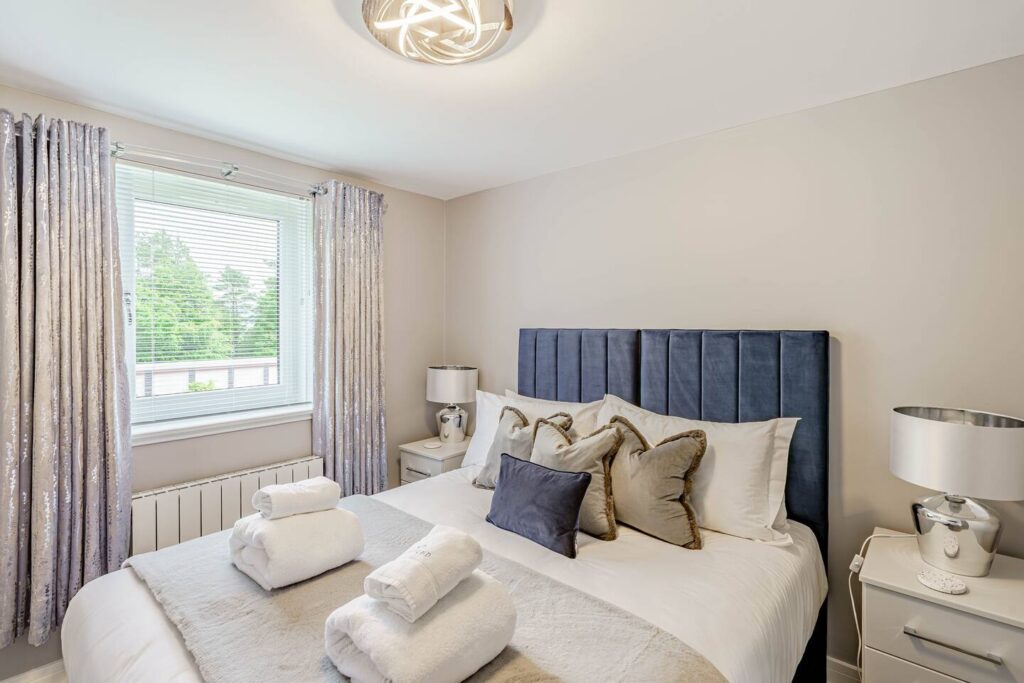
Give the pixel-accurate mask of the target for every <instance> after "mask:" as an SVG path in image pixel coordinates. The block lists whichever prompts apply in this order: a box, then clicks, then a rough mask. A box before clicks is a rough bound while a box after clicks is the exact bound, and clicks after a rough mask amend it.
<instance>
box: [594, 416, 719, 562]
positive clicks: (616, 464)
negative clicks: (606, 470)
mask: <svg viewBox="0 0 1024 683" xmlns="http://www.w3.org/2000/svg"><path fill="white" fill-rule="evenodd" d="M611 423H612V424H613V425H618V426H619V428H620V429H621V431H622V445H621V446H619V451H618V453H617V454H616V456H615V459H614V460H612V468H611V479H612V489H613V490H614V492H615V517H616V518H617V519H618V520H619V521H620V522H622V523H623V524H628V525H629V526H631V527H633V528H634V529H637V530H639V531H642V532H644V533H645V534H649V535H651V536H654V537H655V538H660V539H661V540H663V541H668V542H669V543H674V544H675V545H681V546H683V547H684V548H691V549H693V550H697V549H699V548H700V547H701V546H702V541H701V537H700V528H699V527H698V526H697V515H696V513H695V512H694V510H693V506H692V505H691V504H690V498H691V492H692V490H693V478H694V473H695V472H696V471H697V468H699V467H700V463H701V459H702V458H703V457H704V451H705V450H706V448H707V438H706V437H705V435H704V432H702V431H700V430H699V429H695V430H692V431H688V432H682V433H680V434H675V435H673V436H669V437H667V438H665V439H663V440H662V441H661V442H660V443H659V444H658V445H656V446H652V445H650V444H649V443H648V442H647V439H645V438H644V436H643V434H641V433H640V430H638V429H637V428H636V427H635V426H633V424H632V423H631V422H630V421H629V420H627V419H626V418H624V417H622V416H618V415H617V416H615V417H613V418H612V421H611Z"/></svg>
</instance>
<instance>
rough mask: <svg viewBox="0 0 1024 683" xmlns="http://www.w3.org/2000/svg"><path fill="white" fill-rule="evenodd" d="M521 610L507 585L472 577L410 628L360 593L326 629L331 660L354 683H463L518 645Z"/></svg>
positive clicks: (480, 574)
mask: <svg viewBox="0 0 1024 683" xmlns="http://www.w3.org/2000/svg"><path fill="white" fill-rule="evenodd" d="M515 628H516V608H515V606H514V605H513V604H512V596H510V595H509V594H508V591H507V590H506V589H505V586H503V585H502V584H501V583H500V582H498V581H497V580H495V579H493V578H491V577H490V576H488V575H487V574H484V573H483V572H480V571H475V572H473V573H472V574H471V575H470V576H469V578H467V579H466V580H465V581H463V582H461V583H460V584H459V585H458V586H456V587H455V589H454V590H452V591H451V592H450V593H448V595H446V596H444V597H443V598H441V600H440V601H439V602H438V603H437V605H435V606H434V608H433V609H432V610H430V611H429V612H428V613H427V614H426V615H424V617H423V618H422V619H419V620H417V621H416V622H415V623H409V622H407V621H405V620H404V619H402V618H401V617H400V616H398V615H397V614H395V613H394V612H392V611H391V610H390V609H388V607H387V606H386V605H385V604H384V603H383V602H380V601H379V600H374V599H373V598H371V597H370V596H368V595H360V596H359V597H358V598H356V599H354V600H352V601H351V602H349V603H347V604H345V605H342V606H341V607H339V608H338V609H336V610H334V612H332V613H331V615H330V616H329V617H327V623H326V625H325V627H324V645H325V646H326V648H327V656H328V657H330V659H331V661H332V662H334V665H335V666H336V667H338V670H339V671H340V672H341V673H342V675H344V676H348V677H349V678H351V679H352V680H353V682H354V683H364V682H367V681H374V682H375V683H376V682H383V681H393V682H394V683H406V682H412V681H433V682H436V683H447V682H449V681H451V682H454V681H462V680H465V679H466V678H468V677H469V676H471V675H473V673H474V672H476V671H477V670H478V669H480V668H481V667H482V666H484V665H485V664H487V662H489V661H491V660H492V659H494V658H495V657H497V656H498V655H499V654H500V653H501V651H502V650H504V649H505V646H506V645H508V644H509V642H510V641H511V640H512V634H513V633H514V632H515Z"/></svg>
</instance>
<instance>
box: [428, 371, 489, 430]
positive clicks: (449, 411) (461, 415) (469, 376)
mask: <svg viewBox="0 0 1024 683" xmlns="http://www.w3.org/2000/svg"><path fill="white" fill-rule="evenodd" d="M476 379H477V369H476V368H471V367H468V366H465V365H435V366H431V367H429V368H427V400H428V401H430V402H431V403H444V404H446V405H445V407H444V408H442V409H441V410H439V411H438V412H437V438H438V440H440V441H441V442H442V443H458V442H460V441H462V440H463V439H465V438H466V422H467V420H468V418H469V416H468V415H467V414H466V411H465V410H463V409H462V408H460V407H459V406H458V405H457V404H459V403H472V402H473V401H474V400H475V399H476Z"/></svg>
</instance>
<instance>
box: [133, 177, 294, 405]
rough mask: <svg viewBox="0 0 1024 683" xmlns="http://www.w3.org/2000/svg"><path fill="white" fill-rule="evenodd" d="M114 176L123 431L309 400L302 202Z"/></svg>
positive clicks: (201, 181) (228, 186)
mask: <svg viewBox="0 0 1024 683" xmlns="http://www.w3.org/2000/svg"><path fill="white" fill-rule="evenodd" d="M116 173H117V217H118V223H119V227H120V233H121V243H120V247H121V261H122V271H123V272H122V275H123V279H124V292H125V301H126V310H127V323H128V324H127V325H126V328H125V329H126V334H125V338H126V346H127V349H128V363H129V376H130V377H131V378H132V380H133V386H132V396H133V417H132V423H133V424H145V423H154V422H162V421H165V420H174V419H178V418H186V417H198V416H210V415H222V414H225V413H235V412H239V411H245V410H253V409H258V408H270V407H279V406H288V405H296V404H301V403H305V402H307V401H309V400H310V383H311V377H310V376H311V372H310V357H311V352H310V341H311V340H310V338H311V334H310V333H309V332H310V330H311V329H312V326H311V322H310V321H311V316H310V310H309V309H310V298H311V297H310V289H311V285H310V270H311V261H312V206H311V202H310V200H309V199H308V198H303V197H296V196H292V195H286V194H279V193H276V192H271V191H266V190H259V189H254V188H251V187H246V186H243V185H238V184H233V183H230V182H226V181H217V180H208V179H205V178H200V177H197V176H192V175H186V174H182V173H175V172H170V171H164V170H157V169H154V168H151V167H147V166H141V165H135V164H132V163H127V162H118V164H117V171H116Z"/></svg>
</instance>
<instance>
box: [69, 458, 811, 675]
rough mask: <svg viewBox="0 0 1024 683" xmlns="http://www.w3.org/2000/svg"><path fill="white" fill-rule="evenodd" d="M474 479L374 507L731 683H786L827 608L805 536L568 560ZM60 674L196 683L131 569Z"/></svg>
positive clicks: (102, 590) (82, 617) (635, 540)
mask: <svg viewBox="0 0 1024 683" xmlns="http://www.w3.org/2000/svg"><path fill="white" fill-rule="evenodd" d="M478 469H479V468H475V467H469V468H463V469H460V470H455V471H453V472H448V473H446V474H443V475H441V476H438V477H433V478H431V479H427V480H424V481H421V482H417V483H416V484H411V485H407V486H402V487H400V488H397V489H392V490H390V491H386V492H384V493H381V494H379V495H378V496H377V497H378V498H379V499H380V500H382V501H383V502H385V503H388V504H390V505H393V506H394V507H397V508H399V509H400V510H403V511H405V512H408V513H409V514H412V515H415V516H417V517H420V518H421V519H424V520H426V521H428V522H431V523H434V524H449V525H451V526H454V527H457V528H460V529H462V530H464V531H466V532H467V533H470V534H471V535H473V536H474V537H475V538H476V539H477V540H478V541H480V543H481V545H483V547H485V548H486V549H488V550H490V551H491V552H494V553H496V554H499V555H502V556H504V557H507V558H509V559H512V560H515V561H517V562H519V563H521V564H524V565H526V566H528V567H530V568H531V569H533V570H535V571H538V572H540V573H542V574H545V575H547V576H550V577H551V578H553V579H555V580H557V581H561V582H562V583H565V584H568V585H570V586H573V587H575V588H577V589H578V590H581V591H583V592H585V593H589V594H590V595H593V596H595V597H597V598H600V599H602V600H605V601H607V602H609V603H612V604H614V605H616V606H618V607H620V608H622V609H624V610H627V611H629V612H632V613H633V614H636V615H637V616H639V617H641V618H643V619H646V620H647V621H649V622H651V623H652V624H655V625H656V626H659V627H660V628H662V629H664V630H665V631H667V632H669V633H671V634H673V635H675V636H676V637H677V638H679V639H680V640H682V641H683V642H685V643H687V644H689V645H690V646H691V647H693V648H694V649H695V650H697V651H698V652H700V653H701V654H703V655H704V656H705V657H707V659H708V660H709V661H710V662H711V663H712V664H714V665H715V666H716V667H717V668H718V670H719V671H721V672H722V674H723V675H725V677H726V678H728V679H729V680H730V681H752V682H755V681H756V682H758V683H760V682H762V681H789V680H791V679H792V676H793V673H794V671H795V670H796V666H797V664H798V663H799V661H800V658H801V656H802V655H803V650H804V646H805V645H806V642H807V639H808V638H809V637H810V634H811V631H812V630H813V628H814V624H815V621H816V619H817V615H818V609H819V607H820V606H821V604H822V602H823V600H824V599H825V593H826V590H827V588H826V586H827V584H826V578H825V568H824V565H823V563H822V561H821V556H820V554H819V552H818V546H817V543H816V542H815V540H814V536H813V534H812V533H811V531H810V529H808V528H807V527H805V526H803V525H801V524H796V523H791V526H792V529H791V531H790V533H791V535H792V537H793V540H794V543H793V545H792V546H790V547H785V548H780V547H777V546H771V545H765V544H760V543H756V542H754V541H749V540H746V539H740V538H734V537H732V536H726V535H724V534H717V533H714V532H704V549H703V550H700V551H692V550H686V549H683V548H679V547H676V546H673V545H670V544H668V543H664V542H662V541H658V540H656V539H654V538H651V537H649V536H645V535H644V534H641V533H639V532H636V531H633V530H632V529H629V528H626V527H622V528H621V529H620V531H621V533H620V535H619V538H618V539H617V540H615V541H612V542H606V541H599V540H597V539H594V538H591V537H589V536H586V535H584V534H581V535H580V543H579V545H580V551H579V555H578V556H577V558H576V559H573V560H571V559H569V558H566V557H563V556H561V555H558V554H556V553H553V552H551V551H549V550H547V549H545V548H543V547H541V546H539V545H537V544H535V543H533V542H532V541H529V540H527V539H525V538H522V537H519V536H516V535H515V534H511V533H509V532H507V531H503V530H501V529H498V528H497V527H494V526H492V525H490V524H488V523H487V522H486V520H485V517H486V515H487V511H488V510H489V509H490V501H491V496H492V495H493V494H492V492H491V491H486V490H482V489H477V488H474V487H473V486H472V484H471V482H472V480H473V476H474V475H475V473H476V471H477V470H478ZM61 636H62V644H63V648H64V661H65V669H66V670H67V671H68V673H69V675H70V676H71V681H72V683H76V682H77V681H83V682H85V683H92V682H93V681H95V682H97V683H99V682H101V681H114V680H116V681H174V682H175V683H193V682H198V681H201V680H202V679H201V677H200V676H199V673H198V670H197V669H196V667H195V664H194V662H193V660H192V657H191V655H190V654H189V653H188V651H187V649H186V648H185V646H184V643H182V641H181V636H180V634H179V633H178V631H177V629H176V628H175V627H174V626H173V625H172V624H171V623H170V621H169V620H168V619H167V617H166V616H165V615H164V613H163V610H162V609H161V608H160V606H159V604H158V603H157V602H156V600H155V599H154V598H153V597H152V595H151V594H150V592H149V589H148V588H146V586H145V584H143V583H142V581H141V580H140V579H139V578H138V577H137V576H136V575H135V573H134V572H133V571H132V570H131V569H123V570H120V571H117V572H114V573H112V574H108V575H107V576H104V577H102V578H100V579H96V580H95V581H92V582H91V583H89V584H88V585H86V586H85V587H84V588H83V589H82V590H81V591H80V592H79V594H78V595H77V596H76V597H75V599H74V600H73V601H72V602H71V605H70V606H69V608H68V612H67V615H66V617H65V619H64V626H63V629H62V633H61Z"/></svg>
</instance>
